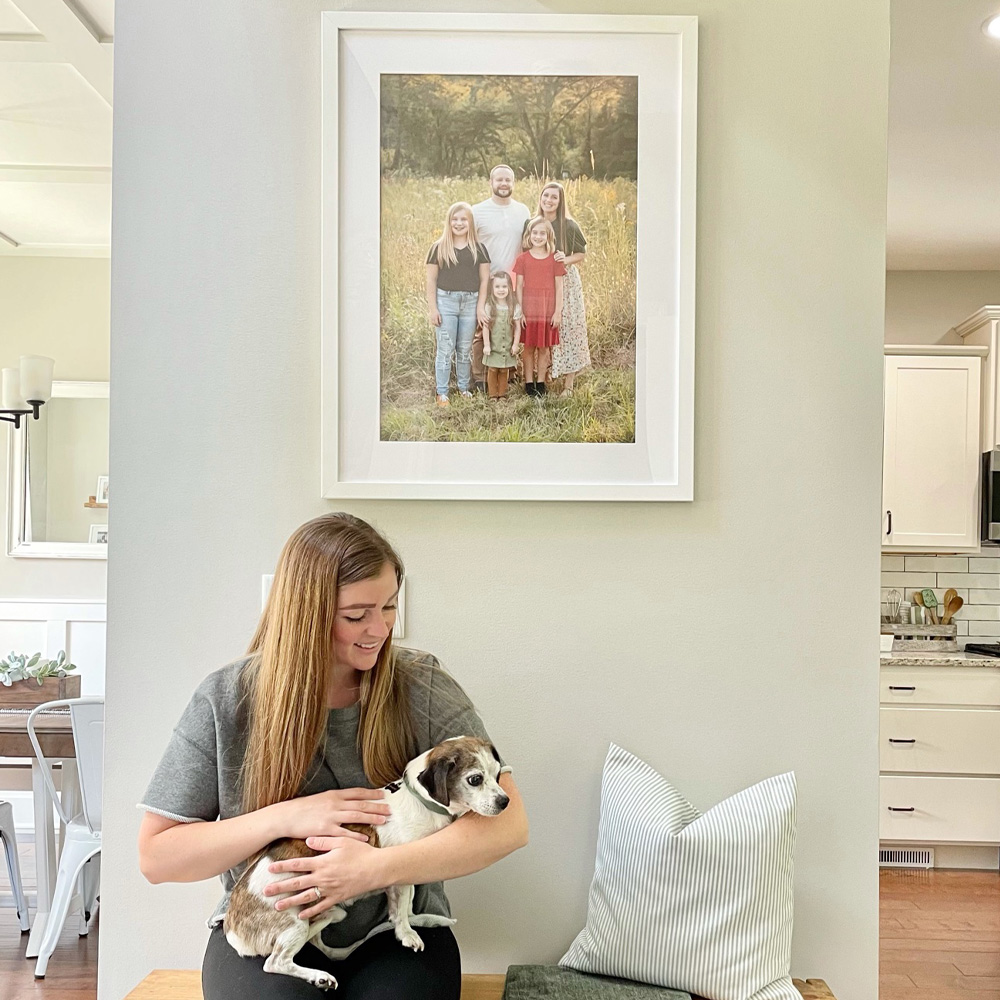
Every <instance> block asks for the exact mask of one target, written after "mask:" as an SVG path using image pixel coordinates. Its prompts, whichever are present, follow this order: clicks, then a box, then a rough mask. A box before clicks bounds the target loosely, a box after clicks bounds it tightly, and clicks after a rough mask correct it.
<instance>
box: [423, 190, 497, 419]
mask: <svg viewBox="0 0 1000 1000" xmlns="http://www.w3.org/2000/svg"><path fill="white" fill-rule="evenodd" d="M489 277H490V255H489V254H488V253H487V252H486V248H485V247H484V246H483V245H482V244H481V243H480V242H479V241H478V239H477V238H476V221H475V219H474V218H473V216H472V206H471V205H468V204H466V203H465V202H464V201H460V202H456V203H455V204H454V205H452V206H451V208H449V209H448V214H447V215H446V216H445V222H444V231H443V232H442V233H441V236H440V238H439V239H438V240H436V241H435V243H434V244H433V245H432V246H431V249H430V252H429V253H428V254H427V318H428V319H429V320H430V323H431V326H433V327H434V328H435V331H436V335H437V353H436V354H435V357H434V380H435V383H436V391H437V405H438V406H447V405H448V383H449V381H450V379H451V359H452V356H453V355H455V375H456V377H457V380H458V391H459V392H460V393H461V394H462V395H463V396H471V395H472V393H471V392H470V390H469V386H470V382H471V380H472V341H473V339H474V337H475V335H476V327H477V326H478V325H479V324H481V323H483V322H484V320H485V317H484V314H483V306H484V305H485V303H486V284H487V282H488V281H489Z"/></svg>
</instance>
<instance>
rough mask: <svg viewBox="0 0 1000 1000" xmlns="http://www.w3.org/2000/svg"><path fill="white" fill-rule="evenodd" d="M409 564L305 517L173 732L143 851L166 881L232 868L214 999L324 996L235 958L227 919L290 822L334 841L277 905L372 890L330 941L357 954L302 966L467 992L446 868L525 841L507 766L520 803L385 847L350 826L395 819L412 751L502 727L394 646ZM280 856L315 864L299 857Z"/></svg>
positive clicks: (354, 997)
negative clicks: (236, 650) (233, 657)
mask: <svg viewBox="0 0 1000 1000" xmlns="http://www.w3.org/2000/svg"><path fill="white" fill-rule="evenodd" d="M402 578H403V565H402V563H401V562H400V559H399V556H397V555H396V553H395V552H394V551H393V549H392V547H391V546H390V545H389V543H388V542H387V541H386V540H385V539H384V538H383V537H382V536H381V535H380V534H379V533H378V532H377V531H375V529H374V528H372V527H371V526H370V525H368V524H366V523H365V522H364V521H361V520H359V519H358V518H356V517H352V516H351V515H349V514H327V515H324V516H322V517H318V518H315V519H314V520H312V521H309V522H307V523H306V524H304V525H302V526H301V527H300V528H299V529H298V530H297V531H295V532H294V534H293V535H292V537H291V538H290V539H289V540H288V542H287V543H286V545H285V548H284V550H283V551H282V553H281V557H280V559H279V562H278V566H277V569H276V572H275V577H274V584H273V586H272V590H271V595H270V597H269V598H268V602H267V608H266V610H265V611H264V613H263V615H262V616H261V620H260V624H259V625H258V627H257V632H256V634H255V635H254V637H253V640H252V641H251V643H250V649H249V652H248V655H247V656H246V657H244V658H243V659H240V660H237V661H236V662H235V663H232V664H230V665H229V666H227V667H223V668H222V669H221V670H217V671H216V672H215V673H212V674H210V675H209V676H208V677H207V678H206V679H205V680H204V681H203V682H202V684H201V685H200V686H199V687H198V690H197V691H196V692H195V694H194V697H193V698H192V699H191V702H190V704H189V705H188V707H187V709H186V710H185V711H184V714H183V715H182V716H181V719H180V722H179V723H178V724H177V726H176V728H175V730H174V734H173V737H172V738H171V740H170V743H169V745H168V746H167V749H166V752H165V753H164V755H163V759H162V760H161V762H160V764H159V766H158V767H157V769H156V772H155V774H154V776H153V779H152V781H151V783H150V785H149V788H148V790H147V792H146V795H145V797H144V799H143V801H142V807H143V808H144V809H145V810H146V814H145V816H144V818H143V821H142V826H141V828H140V831H139V860H140V866H141V868H142V872H143V874H144V875H145V876H146V878H147V879H148V880H149V881H150V882H154V883H158V882H194V881H198V880H201V879H206V878H213V877H215V876H220V877H221V879H222V885H223V888H224V890H225V895H224V896H223V898H222V900H221V901H220V903H219V905H218V906H217V907H216V910H215V913H214V915H213V917H212V919H211V921H210V926H211V927H212V932H211V935H210V937H209V941H208V947H207V949H206V952H205V958H204V962H203V965H202V987H203V991H204V997H205V1000H246V998H248V997H262V998H271V1000H286V998H309V1000H315V997H316V996H317V991H316V988H315V987H314V986H312V985H311V984H309V983H307V982H304V981H303V980H301V979H294V978H292V977H290V976H283V975H271V974H269V973H266V972H265V971H264V968H263V965H264V958H262V957H256V958H243V957H241V956H240V955H238V954H237V953H236V951H235V950H234V949H233V948H232V947H231V946H230V944H229V943H228V942H227V940H226V938H225V936H224V934H223V930H222V927H221V926H220V925H221V922H222V918H223V916H224V915H225V913H226V909H227V904H228V900H229V894H230V892H231V890H232V888H233V885H234V884H235V882H236V879H237V878H238V876H239V874H240V872H241V870H242V869H243V868H244V867H245V862H246V860H247V859H248V858H250V857H251V856H253V855H255V854H256V853H257V852H258V851H260V850H261V849H262V848H264V847H266V846H267V845H268V844H269V843H271V842H272V841H274V840H277V839H279V838H283V837H291V838H300V839H305V840H307V843H308V845H309V846H310V847H311V848H313V849H315V850H318V851H320V852H322V853H320V854H318V855H317V856H315V857H314V858H312V859H311V860H310V862H309V864H308V868H309V870H308V871H306V872H305V874H302V875H298V876H296V877H292V878H291V879H290V880H289V881H287V882H284V883H282V890H283V891H284V892H288V891H292V892H293V893H294V894H293V895H291V896H290V897H288V898H286V899H282V900H281V901H280V902H279V903H278V904H277V906H278V907H279V908H285V907H287V906H302V907H304V909H303V910H302V911H301V913H300V916H301V917H302V918H303V919H309V918H311V917H313V916H315V915H317V914H320V913H323V912H324V911H325V910H327V909H329V908H330V907H332V906H334V905H335V904H337V903H338V902H340V901H342V900H347V899H352V898H354V897H357V896H363V895H364V894H365V893H370V892H374V893H375V894H373V895H369V896H367V897H365V898H362V899H359V900H358V901H357V902H356V903H354V905H352V906H351V907H349V908H348V910H347V917H346V918H345V919H344V920H343V921H342V922H340V923H335V924H331V925H330V926H329V927H327V928H326V929H325V930H324V932H323V941H324V942H325V944H326V945H327V946H329V947H334V948H342V949H345V950H347V951H349V955H348V956H347V957H346V958H345V959H344V960H342V961H331V960H330V959H328V958H326V957H324V955H322V954H321V953H320V952H319V950H318V949H316V948H314V947H313V946H311V945H306V946H305V948H303V949H302V952H301V955H302V959H301V961H302V962H303V964H306V965H309V966H311V967H313V968H315V969H324V970H326V971H328V972H329V973H331V974H332V975H333V976H334V977H335V978H336V979H337V980H338V982H339V989H338V990H337V996H338V997H340V998H341V1000H344V998H347V1000H362V998H375V997H385V996H392V997H399V998H400V1000H432V998H433V1000H459V994H460V992H461V963H460V958H459V952H458V945H457V943H456V941H455V937H454V934H453V933H452V931H451V924H452V923H453V922H454V921H453V920H451V911H450V909H449V907H448V900H447V898H446V896H445V893H444V888H443V886H442V884H441V883H442V881H443V880H445V879H451V878H458V877H459V876H461V875H467V874H469V873H471V872H475V871H479V870H480V869H482V868H485V867H487V866H488V865H491V864H493V863H495V862H496V861H499V860H500V859H501V858H503V857H505V856H506V855H507V854H510V853H511V851H514V850H516V849H517V848H519V847H522V846H524V844H526V843H527V837H528V824H527V819H526V817H525V812H524V806H523V804H522V802H521V798H520V796H519V795H518V792H517V788H516V786H515V784H514V780H513V778H512V777H511V775H510V773H509V771H510V769H509V768H507V767H506V766H504V767H503V770H502V773H501V775H500V779H499V780H500V785H501V787H502V788H503V790H504V791H505V792H506V794H507V795H508V796H509V798H510V803H509V805H508V806H507V808H506V809H505V810H504V811H503V813H501V814H500V815H499V816H495V817H492V818H489V819H487V818H485V817H482V816H479V815H477V814H475V813H469V814H468V815H466V816H463V817H461V818H460V819H457V820H456V821H455V822H454V823H452V824H451V825H450V826H447V827H445V828H444V829H442V830H439V831H438V832H437V833H433V834H431V835H430V836H428V837H425V838H424V839H422V840H417V841H414V842H413V843H409V844H400V845H398V846H394V847H385V848H381V849H377V848H375V847H373V846H372V845H370V844H369V843H368V842H367V837H365V836H364V835H363V834H361V833H357V832H354V831H351V830H349V829H347V826H348V824H365V825H369V826H371V825H378V824H381V823H384V822H385V814H386V813H387V812H388V806H387V805H386V804H385V803H384V801H383V798H384V796H383V791H382V787H381V786H384V785H387V784H388V783H390V782H392V781H394V780H395V779H397V778H399V776H400V775H401V774H402V773H403V768H404V767H405V765H406V763H407V762H408V761H409V760H410V759H412V758H413V757H415V756H418V755H419V754H420V753H422V752H423V751H425V750H428V749H430V748H431V747H432V746H435V745H436V744H438V743H440V742H442V741H443V740H445V739H448V738H450V737H452V736H459V735H469V736H479V737H481V738H484V739H488V738H489V737H488V736H487V734H486V731H485V729H484V727H483V724H482V721H481V720H480V718H479V716H478V715H477V714H476V711H475V709H474V708H473V706H472V703H471V702H470V701H469V699H468V697H467V696H466V695H465V693H464V692H463V691H462V689H461V688H460V687H459V685H458V684H457V683H456V682H455V681H454V680H453V679H452V678H451V677H450V676H449V675H448V674H447V673H445V671H444V670H443V669H442V668H441V666H440V664H439V663H438V662H437V660H436V659H435V658H434V657H433V656H430V655H429V654H427V653H418V652H415V651H413V650H408V649H402V648H400V649H394V648H393V645H392V639H391V636H392V629H393V625H394V623H395V619H396V597H397V594H398V591H399V585H400V583H401V581H402ZM373 786H374V787H373ZM282 866H286V867H282ZM272 870H280V871H295V872H301V871H303V867H302V860H301V859H299V860H298V861H296V862H287V861H283V862H279V863H278V864H276V865H274V866H272ZM390 885H416V886H417V890H416V896H415V898H414V902H413V910H414V914H415V915H414V916H413V917H412V918H411V923H412V924H413V925H414V926H415V927H419V928H421V931H420V937H421V938H423V941H424V944H425V950H424V951H412V950H410V949H409V948H404V947H402V946H401V945H400V943H399V942H398V941H397V940H396V938H395V936H394V934H393V933H392V924H391V923H390V922H389V918H388V911H387V902H386V896H385V894H384V893H382V892H377V891H376V890H380V889H384V888H385V887H386V886H390ZM386 930H388V931H389V933H385V931H386Z"/></svg>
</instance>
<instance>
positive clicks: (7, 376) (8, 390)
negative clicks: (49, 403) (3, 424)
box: [0, 368, 28, 410]
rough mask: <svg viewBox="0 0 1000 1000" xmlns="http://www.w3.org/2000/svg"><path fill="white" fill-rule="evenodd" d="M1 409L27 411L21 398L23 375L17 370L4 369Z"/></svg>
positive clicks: (0, 384)
mask: <svg viewBox="0 0 1000 1000" xmlns="http://www.w3.org/2000/svg"><path fill="white" fill-rule="evenodd" d="M0 387H2V388H0V409H4V410H26V409H27V408H28V407H27V406H26V405H25V402H24V400H23V399H22V398H21V373H20V372H19V371H18V370H17V369H16V368H4V370H3V381H2V383H0Z"/></svg>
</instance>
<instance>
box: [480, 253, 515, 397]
mask: <svg viewBox="0 0 1000 1000" xmlns="http://www.w3.org/2000/svg"><path fill="white" fill-rule="evenodd" d="M483 312H484V314H485V316H486V323H485V324H484V326H483V364H484V365H485V366H486V389H487V392H488V393H489V397H490V399H502V398H503V397H504V396H506V395H507V382H508V379H509V377H510V371H511V369H512V368H515V367H516V366H517V355H518V353H519V352H520V350H521V323H522V322H523V319H522V315H521V307H520V305H518V302H517V299H516V298H515V297H514V283H513V282H512V281H511V278H510V274H508V273H507V272H506V271H494V272H493V274H491V275H490V283H489V287H488V289H487V292H486V304H485V306H484V307H483Z"/></svg>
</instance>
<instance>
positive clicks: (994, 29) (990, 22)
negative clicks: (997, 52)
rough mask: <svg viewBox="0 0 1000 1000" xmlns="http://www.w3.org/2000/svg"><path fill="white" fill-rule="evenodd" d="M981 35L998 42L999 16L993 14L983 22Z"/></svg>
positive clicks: (999, 38)
mask: <svg viewBox="0 0 1000 1000" xmlns="http://www.w3.org/2000/svg"><path fill="white" fill-rule="evenodd" d="M983 34H984V35H989V36H990V38H996V39H998V40H1000V14H994V15H993V16H992V17H988V18H986V20H985V21H983Z"/></svg>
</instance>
